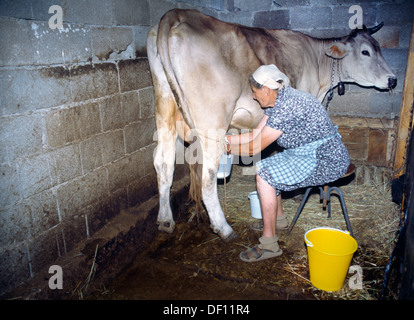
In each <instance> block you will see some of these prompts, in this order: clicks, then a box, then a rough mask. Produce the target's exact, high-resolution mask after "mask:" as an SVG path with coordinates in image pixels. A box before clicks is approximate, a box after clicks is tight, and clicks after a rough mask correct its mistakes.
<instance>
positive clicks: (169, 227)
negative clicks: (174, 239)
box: [158, 221, 175, 233]
mask: <svg viewBox="0 0 414 320" xmlns="http://www.w3.org/2000/svg"><path fill="white" fill-rule="evenodd" d="M174 229H175V223H174V221H164V222H158V230H159V231H164V232H168V233H173V231H174Z"/></svg>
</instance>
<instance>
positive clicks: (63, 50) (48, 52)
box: [29, 22, 92, 65]
mask: <svg viewBox="0 0 414 320" xmlns="http://www.w3.org/2000/svg"><path fill="white" fill-rule="evenodd" d="M29 37H30V41H31V43H32V46H33V52H32V55H33V56H34V57H35V59H36V64H41V65H50V64H58V63H78V62H86V61H89V60H90V59H91V57H92V46H91V30H90V28H89V27H88V26H84V25H76V24H63V28H62V29H51V28H50V27H49V24H48V22H30V29H29Z"/></svg>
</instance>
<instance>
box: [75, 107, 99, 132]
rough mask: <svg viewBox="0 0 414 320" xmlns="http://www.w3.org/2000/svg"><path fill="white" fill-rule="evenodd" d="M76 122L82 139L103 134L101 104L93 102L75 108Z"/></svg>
mask: <svg viewBox="0 0 414 320" xmlns="http://www.w3.org/2000/svg"><path fill="white" fill-rule="evenodd" d="M75 122H76V124H77V126H78V127H79V135H80V137H81V139H84V138H88V137H90V136H92V135H94V134H97V133H99V132H101V119H100V113H99V104H98V103H96V102H91V103H86V104H83V105H80V106H78V107H75Z"/></svg>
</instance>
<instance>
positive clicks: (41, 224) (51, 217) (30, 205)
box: [19, 189, 59, 240]
mask: <svg viewBox="0 0 414 320" xmlns="http://www.w3.org/2000/svg"><path fill="white" fill-rule="evenodd" d="M19 216H22V217H28V218H30V224H29V225H28V226H29V230H28V235H29V237H30V238H35V237H36V236H37V235H38V234H40V233H43V232H45V231H47V230H49V229H52V228H53V227H54V226H56V225H58V224H59V216H58V209H57V202H56V196H55V194H54V193H53V191H52V190H51V189H48V190H45V191H44V192H40V193H38V194H36V195H34V196H32V197H30V198H27V199H24V200H23V201H22V202H21V203H20V204H19ZM22 240H25V239H22Z"/></svg>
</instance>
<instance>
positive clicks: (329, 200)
mask: <svg viewBox="0 0 414 320" xmlns="http://www.w3.org/2000/svg"><path fill="white" fill-rule="evenodd" d="M331 192H332V188H331V187H328V191H327V199H326V201H327V203H328V218H330V217H331Z"/></svg>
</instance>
